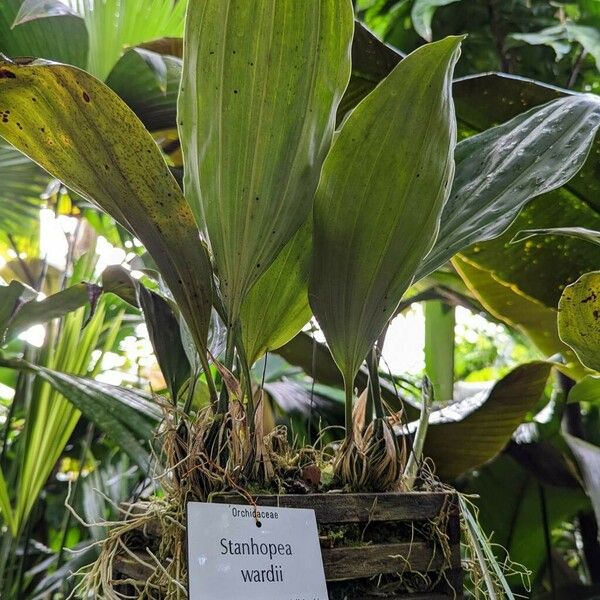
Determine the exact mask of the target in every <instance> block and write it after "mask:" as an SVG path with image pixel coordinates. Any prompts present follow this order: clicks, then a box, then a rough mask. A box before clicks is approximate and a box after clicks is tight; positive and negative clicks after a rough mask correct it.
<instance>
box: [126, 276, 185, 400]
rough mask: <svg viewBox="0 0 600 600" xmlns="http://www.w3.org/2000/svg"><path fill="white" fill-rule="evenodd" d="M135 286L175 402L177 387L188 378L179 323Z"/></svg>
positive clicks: (165, 307) (160, 301)
mask: <svg viewBox="0 0 600 600" xmlns="http://www.w3.org/2000/svg"><path fill="white" fill-rule="evenodd" d="M136 283H137V285H136V289H137V297H138V300H139V304H140V307H141V309H142V311H143V313H144V320H145V321H146V326H147V327H148V334H149V336H150V341H151V342H152V347H153V348H154V353H155V354H156V359H157V361H158V364H159V366H160V369H161V371H162V373H163V375H164V377H165V380H166V382H167V385H168V386H169V391H170V392H171V398H172V399H173V401H174V402H176V401H177V397H178V392H179V390H180V389H181V386H182V385H183V384H184V383H185V382H186V381H187V380H188V379H189V377H190V375H191V373H190V363H189V361H188V358H187V356H186V353H185V350H184V348H183V344H182V342H181V334H180V332H179V322H178V321H177V317H176V316H175V314H174V312H173V309H172V308H171V307H170V306H169V303H168V302H167V301H166V300H165V299H164V298H162V297H161V296H159V295H158V294H157V293H156V292H153V291H151V290H148V289H147V288H146V287H145V286H144V285H142V284H141V283H138V282H136Z"/></svg>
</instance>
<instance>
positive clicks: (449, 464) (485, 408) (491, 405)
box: [423, 361, 552, 481]
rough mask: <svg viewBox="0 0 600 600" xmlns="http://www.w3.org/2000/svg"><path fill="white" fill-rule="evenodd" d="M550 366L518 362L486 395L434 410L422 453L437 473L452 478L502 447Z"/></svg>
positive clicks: (538, 392) (540, 390) (535, 398)
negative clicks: (429, 460)
mask: <svg viewBox="0 0 600 600" xmlns="http://www.w3.org/2000/svg"><path fill="white" fill-rule="evenodd" d="M551 368H552V365H551V363H548V362H542V361H537V362H531V363H527V364H524V365H521V366H519V367H516V368H515V369H514V370H513V371H511V372H510V373H509V374H508V375H506V376H505V377H504V378H502V379H501V380H500V381H498V382H496V383H495V384H494V387H493V388H492V389H491V390H490V392H489V393H488V394H485V393H484V394H482V395H481V396H479V397H473V398H468V399H467V400H464V401H461V402H458V403H455V404H452V405H450V406H448V407H447V408H443V409H441V410H439V411H436V412H433V413H432V414H431V418H430V420H429V429H428V431H427V438H426V440H425V448H424V451H423V452H424V455H425V456H429V457H430V458H431V459H433V462H434V464H435V466H436V471H437V473H438V475H439V476H440V477H441V478H442V479H445V480H447V481H452V480H454V479H455V478H456V477H458V476H459V475H461V474H462V473H465V472H466V471H468V470H470V469H474V468H475V467H479V466H480V465H482V464H484V463H485V462H487V461H489V460H491V459H492V458H494V456H496V455H497V454H498V453H499V452H501V450H502V449H503V448H504V447H505V446H506V444H507V443H508V441H509V440H510V438H511V436H512V434H513V433H514V431H515V430H516V429H517V427H518V426H519V425H520V424H521V423H522V422H523V419H524V418H525V416H526V415H527V413H528V412H529V411H530V410H532V409H533V408H534V406H535V405H536V403H537V402H538V401H539V399H540V397H541V395H542V394H543V392H544V388H545V387H546V382H547V380H548V376H549V375H550V369H551Z"/></svg>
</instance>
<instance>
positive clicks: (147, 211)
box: [0, 61, 212, 349]
mask: <svg viewBox="0 0 600 600" xmlns="http://www.w3.org/2000/svg"><path fill="white" fill-rule="evenodd" d="M0 114H3V115H4V118H2V119H1V120H0V136H2V137H4V138H5V139H6V140H7V141H8V142H10V143H11V144H13V145H14V146H15V147H17V148H18V149H19V150H21V151H22V152H23V153H24V154H26V155H27V156H29V157H30V158H31V159H32V160H34V161H35V162H37V163H38V164H39V165H41V166H42V167H43V168H44V169H46V170H47V171H48V172H49V173H51V174H52V175H53V176H54V177H57V178H58V179H60V180H61V181H63V182H64V183H65V185H67V186H68V187H69V188H71V189H73V190H75V191H76V192H77V193H79V194H81V195H82V196H83V197H85V198H87V199H89V200H90V201H92V202H95V203H96V204H97V205H98V206H100V208H102V209H103V210H104V211H106V212H107V213H109V214H110V215H111V216H113V217H114V218H115V219H116V220H117V221H118V222H119V223H120V224H121V225H123V226H124V227H126V228H128V229H129V230H130V231H132V232H133V233H134V234H135V235H136V236H137V237H138V238H139V239H140V240H141V241H142V243H144V245H145V246H146V248H147V249H148V251H149V252H150V254H151V255H152V257H153V259H154V260H155V262H156V264H157V266H158V268H159V269H160V271H161V273H162V275H163V277H164V279H165V281H166V283H167V285H168V286H169V287H170V289H171V291H172V293H173V296H174V297H175V300H176V301H177V303H178V305H179V307H180V308H181V311H182V314H183V316H184V318H185V319H186V321H187V322H188V324H189V326H190V328H191V330H192V332H193V334H194V339H195V341H196V344H197V345H198V347H199V349H205V347H206V337H207V334H208V327H209V320H210V309H211V304H212V287H211V268H210V262H209V259H208V256H207V253H206V251H205V249H204V247H203V245H202V244H201V242H200V239H199V236H198V230H197V228H196V225H195V223H194V218H193V215H192V213H191V211H190V209H189V206H188V205H187V203H186V201H185V199H184V197H183V195H182V193H181V190H180V188H179V186H178V184H177V182H176V180H175V179H174V178H173V176H172V175H171V173H170V171H169V169H168V167H167V165H166V163H165V162H164V160H163V158H162V156H161V153H160V151H159V149H158V147H157V146H156V144H155V143H154V140H153V139H152V137H151V136H150V134H149V133H148V132H147V131H146V130H145V129H144V127H143V125H142V124H141V122H140V121H139V120H138V119H137V117H136V116H135V115H134V114H133V112H132V111H131V110H130V109H129V108H128V107H127V105H126V104H125V103H124V102H123V101H122V100H121V99H120V98H119V97H118V96H117V95H116V94H115V93H114V92H113V91H112V90H110V89H109V88H108V87H107V86H105V85H104V84H103V83H101V82H100V81H98V80H96V79H94V78H93V77H91V76H90V75H88V74H87V73H85V72H83V71H80V70H78V69H76V68H73V67H69V66H66V65H59V64H50V63H44V62H41V61H36V62H33V63H30V64H19V65H17V64H14V63H11V62H4V61H3V62H0Z"/></svg>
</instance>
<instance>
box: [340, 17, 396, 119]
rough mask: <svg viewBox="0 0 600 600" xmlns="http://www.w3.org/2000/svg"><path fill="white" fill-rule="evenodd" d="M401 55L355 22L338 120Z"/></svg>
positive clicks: (365, 94)
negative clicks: (350, 56) (346, 84)
mask: <svg viewBox="0 0 600 600" xmlns="http://www.w3.org/2000/svg"><path fill="white" fill-rule="evenodd" d="M402 57H403V55H402V54H399V53H398V52H397V51H396V50H394V49H393V48H390V46H387V45H386V44H384V43H383V42H382V41H380V40H379V39H378V38H376V37H375V36H374V35H373V34H372V33H371V32H370V31H369V30H368V29H367V28H366V27H365V26H364V25H361V24H360V23H359V22H358V21H355V22H354V38H353V40H352V73H351V76H350V82H349V83H348V87H347V88H346V91H345V92H344V95H343V96H342V100H341V102H340V105H339V107H338V113H337V120H338V122H341V121H342V119H343V118H344V116H345V115H346V114H347V113H348V112H350V111H351V110H352V109H353V108H354V107H355V106H356V105H357V104H358V103H359V102H360V101H361V100H362V99H363V98H365V97H366V96H367V94H369V92H371V91H372V90H373V89H374V88H375V86H376V85H377V84H378V83H379V82H380V81H381V80H382V79H384V78H385V77H387V75H389V73H390V72H391V71H392V69H393V68H394V67H395V66H396V65H397V64H398V63H399V62H400V61H401V60H402Z"/></svg>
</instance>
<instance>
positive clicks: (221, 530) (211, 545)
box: [187, 502, 328, 600]
mask: <svg viewBox="0 0 600 600" xmlns="http://www.w3.org/2000/svg"><path fill="white" fill-rule="evenodd" d="M187 535H188V560H189V569H188V572H189V593H190V600H239V599H240V598H243V599H244V600H328V596H327V586H326V585H325V574H324V572H323V561H322V559H321V548H320V546H319V537H318V533H317V521H316V519H315V512H314V511H313V510H307V509H295V508H272V507H260V506H259V507H257V508H256V509H254V507H251V506H238V505H236V504H205V503H203V502H190V503H188V522H187Z"/></svg>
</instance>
